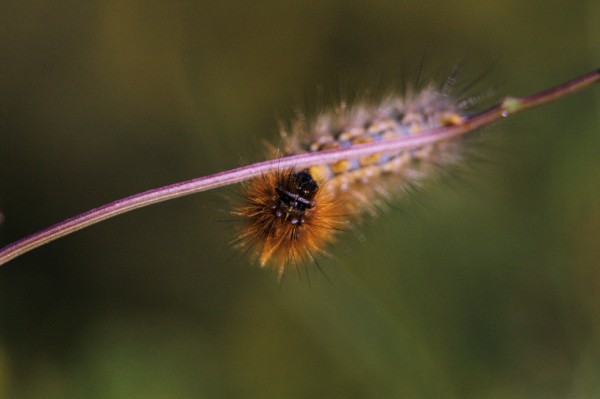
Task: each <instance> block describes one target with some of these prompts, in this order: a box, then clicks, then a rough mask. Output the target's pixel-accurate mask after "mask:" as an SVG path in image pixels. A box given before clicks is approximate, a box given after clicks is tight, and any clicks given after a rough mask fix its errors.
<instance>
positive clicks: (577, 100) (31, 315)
mask: <svg viewBox="0 0 600 399" xmlns="http://www.w3.org/2000/svg"><path fill="white" fill-rule="evenodd" d="M0 5H1V9H2V13H1V15H0V53H1V54H2V57H1V60H0V87H1V90H0V211H1V212H2V213H3V214H4V219H5V220H4V223H3V224H2V225H1V226H0V243H1V244H7V243H9V242H12V241H14V240H16V239H19V238H21V237H23V236H24V235H26V234H29V233H32V232H34V231H36V230H38V229H40V228H43V227H46V226H48V225H50V224H52V223H55V222H57V221H59V220H61V219H63V218H66V217H70V216H73V215H75V214H78V213H80V212H83V211H85V210H88V209H90V208H93V207H96V206H99V205H101V204H103V203H105V202H108V201H111V200H114V199H117V198H121V197H124V196H127V195H130V194H133V193H136V192H139V191H143V190H146V189H149V188H154V187H158V186H161V185H164V184H169V183H173V182H177V181H181V180H186V179H190V178H193V177H197V176H202V175H206V174H209V173H213V172H216V171H220V170H224V169H226V168H231V167H235V166H239V165H240V164H242V163H244V162H247V161H254V160H259V159H261V158H262V156H261V155H258V154H262V152H263V151H262V141H263V140H271V141H274V140H275V142H276V133H277V121H278V120H280V119H281V120H289V119H290V118H291V117H292V116H293V114H294V109H295V108H296V107H300V108H309V109H310V108H311V107H312V108H315V104H316V103H317V100H318V99H319V98H320V99H321V100H323V102H324V103H325V104H330V102H328V99H329V98H335V96H336V95H337V93H339V92H340V91H345V90H350V91H353V90H357V89H361V90H364V89H365V88H369V87H371V86H375V85H379V84H382V83H383V84H384V85H386V84H390V85H392V86H393V85H394V84H396V83H395V82H399V81H402V80H403V79H404V80H408V81H410V79H411V78H413V77H414V72H415V71H416V69H417V68H418V65H419V63H420V61H421V59H422V58H423V57H424V54H425V64H426V68H425V69H426V70H427V69H430V70H432V69H433V70H437V69H440V68H441V69H445V70H448V69H450V68H451V67H452V66H453V65H454V64H455V63H456V62H458V61H461V60H462V61H464V62H465V63H466V65H467V70H471V71H474V72H471V73H465V79H467V80H468V79H469V78H473V77H476V76H477V75H478V74H479V71H483V70H486V69H491V72H490V73H489V74H487V75H486V77H485V78H484V79H483V80H482V81H481V86H480V87H484V88H485V87H496V88H498V95H504V94H512V95H524V94H528V93H531V92H534V91H536V90H539V89H542V88H545V87H548V86H551V85H553V84H557V83H560V82H563V81H565V80H567V79H570V78H572V77H574V76H576V75H578V74H581V73H584V72H587V71H588V70H591V69H594V68H597V67H598V66H600V3H599V2H598V1H597V0H587V1H565V0H546V1H523V0H503V1H502V0H498V1H464V0H454V1H445V2H426V1H385V0H375V1H369V2H366V1H364V2H360V1H348V2H345V1H322V0H320V1H302V2H295V3H293V2H285V1H283V2H274V1H255V2H245V1H235V2H229V1H225V2H222V4H216V2H208V1H204V2H200V1H197V2H194V1H172V2H167V1H165V2H161V1H141V0H118V1H117V0H106V1H72V0H66V1H61V2H56V1H44V0H32V1H0ZM599 89H600V88H594V89H591V90H588V91H586V92H583V93H579V94H577V95H575V96H572V97H569V98H567V99H563V100H561V101H560V102H557V103H554V104H551V105H547V106H545V107H543V108H540V109H536V110H532V111H529V112H527V113H524V114H519V115H516V116H514V117H513V118H509V119H508V120H505V121H502V122H501V123H499V124H497V125H495V126H493V127H489V128H486V129H485V131H486V132H488V133H490V134H486V135H482V136H481V137H479V138H477V139H476V140H475V143H474V145H475V146H476V147H477V151H478V154H479V155H481V156H482V157H483V158H485V159H486V162H480V161H474V162H473V164H471V165H470V166H469V165H468V166H467V167H466V168H465V169H466V170H465V171H464V173H463V172H461V173H459V179H455V178H449V179H442V180H440V181H437V182H435V183H433V184H431V185H430V189H429V190H426V191H425V192H416V193H413V195H412V197H411V198H408V199H405V200H404V201H402V200H401V201H398V202H397V204H396V207H395V208H396V209H394V210H392V211H391V212H389V213H388V214H386V215H385V216H384V217H380V218H378V219H377V220H375V221H372V222H370V223H367V225H365V226H363V228H362V231H364V234H365V237H366V241H365V242H364V243H363V242H361V240H360V239H359V238H357V237H355V236H353V235H352V234H347V235H345V236H344V238H343V240H342V241H343V242H345V243H346V245H338V248H335V249H334V250H333V252H334V254H335V260H334V261H333V262H325V263H324V264H323V267H324V268H325V269H326V270H327V275H328V277H329V279H330V280H331V283H330V282H328V281H327V280H326V279H325V278H324V277H323V276H322V275H320V274H319V273H316V272H314V271H311V272H310V280H311V281H310V284H308V282H307V278H306V276H304V275H303V276H301V277H300V278H298V277H297V276H296V275H294V274H291V275H290V276H288V278H286V280H285V281H284V282H283V283H282V284H278V283H277V281H276V276H275V274H274V273H270V272H268V271H265V270H260V269H259V268H258V267H256V266H254V265H250V264H249V263H248V261H247V260H246V259H244V258H242V257H241V256H240V255H239V254H237V253H234V251H233V250H232V249H231V248H230V246H229V241H230V240H231V238H232V226H231V224H230V223H227V222H223V220H224V219H228V217H227V215H224V214H223V212H222V209H224V208H225V209H227V208H228V203H227V201H226V200H224V198H225V197H227V196H231V195H232V193H233V192H235V189H233V188H230V189H224V190H218V191H215V192H210V193H203V194H199V195H195V196H191V197H187V198H183V199H179V200H175V201H171V202H168V203H164V204H160V205H156V206H152V207H150V208H147V209H142V210H138V211H136V212H133V213H131V214H127V215H124V216H121V217H118V218H116V219H114V220H110V221H107V222H104V223H101V224H99V225H97V226H94V227H92V228H89V229H87V230H84V231H81V232H79V233H77V234H75V235H73V236H69V237H66V238H64V239H61V240H59V241H57V242H55V243H52V244H50V245H48V246H46V247H43V248H40V249H37V250H35V251H33V252H31V253H29V254H27V255H25V256H23V257H21V258H18V259H16V260H14V261H13V262H11V263H9V264H8V265H6V266H3V267H2V268H0V397H6V398H50V397H61V398H82V397H87V398H166V397H173V398H202V397H207V398H237V397H244V398H315V397H328V398H398V397H415V398H428V397H431V398H434V397H435V398H439V397H444V398H535V397H539V398H592V397H600V378H598V376H599V375H600V261H599V259H600V242H599V237H600V200H599V198H600V159H599V157H598V155H597V154H598V152H599V151H600V123H599V116H600V105H599V98H600V91H599ZM348 247H350V248H351V250H348Z"/></svg>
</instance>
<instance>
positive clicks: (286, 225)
mask: <svg viewBox="0 0 600 399" xmlns="http://www.w3.org/2000/svg"><path fill="white" fill-rule="evenodd" d="M448 88H449V83H448V82H446V84H445V85H443V86H442V87H441V88H439V87H437V86H435V85H433V84H430V85H428V86H426V87H425V88H424V89H422V90H420V91H419V92H409V93H408V94H407V95H405V96H403V97H400V96H389V97H387V98H385V99H384V100H383V101H381V102H379V103H378V104H370V105H367V104H356V105H353V106H348V105H346V103H343V105H342V106H340V107H338V108H337V109H335V110H334V111H333V112H328V113H322V114H320V115H319V116H317V117H316V118H315V119H314V120H313V121H311V122H307V121H306V118H300V119H299V121H297V122H296V123H294V124H292V128H291V129H290V130H282V132H281V136H282V146H281V149H279V150H278V151H279V152H280V153H282V154H283V156H289V155H295V154H302V153H311V152H319V151H324V150H329V149H340V148H349V147H351V146H353V145H357V144H365V143H372V142H385V141H386V140H390V139H393V138H397V137H408V136H414V135H419V134H420V133H421V132H425V131H429V130H431V129H436V128H440V127H445V126H452V125H459V124H460V123H462V121H463V117H464V116H465V115H466V109H465V108H466V107H465V105H464V104H466V102H459V101H458V100H456V99H454V98H453V97H451V95H450V94H449V90H448ZM458 153H459V145H458V143H457V139H453V140H444V141H439V142H436V143H431V144H426V145H423V146H420V147H417V148H413V149H411V150H404V151H396V152H392V153H386V154H382V153H372V154H369V155H367V156H363V157H357V158H350V157H349V158H345V159H341V160H338V161H336V162H332V163H326V164H317V165H312V166H309V167H307V168H302V169H296V168H290V169H286V170H281V171H277V172H275V173H271V174H267V175H264V176H262V177H259V178H257V179H254V180H252V181H251V182H250V183H248V184H246V185H245V186H244V188H243V192H242V197H243V198H244V203H243V204H242V205H240V206H239V207H238V208H237V209H236V210H235V211H234V213H235V214H236V215H240V216H242V217H244V218H245V223H244V227H243V229H242V230H241V232H240V234H239V237H238V238H237V240H236V245H237V246H238V247H240V248H241V249H242V250H243V251H247V252H248V251H249V252H251V256H252V257H253V258H255V259H257V260H258V262H259V263H260V265H261V266H265V265H267V264H271V265H272V266H273V267H274V268H276V269H277V270H278V272H279V276H280V277H281V276H283V274H284V272H285V269H286V267H287V266H288V265H290V264H293V265H295V266H297V265H298V264H299V263H302V262H306V261H309V262H314V261H315V257H316V256H318V255H322V254H326V253H327V252H326V250H325V247H326V246H327V245H328V244H329V243H331V242H333V241H334V240H335V237H336V233H337V232H338V231H339V230H343V229H345V228H346V227H347V224H348V223H350V222H352V221H355V220H359V219H360V218H361V216H362V215H363V214H371V215H374V214H376V213H377V210H378V209H381V208H384V206H383V205H382V203H383V202H385V201H386V200H388V199H389V198H390V197H393V196H394V194H396V193H398V192H399V191H401V190H402V188H403V187H405V185H406V184H407V183H408V184H415V183H417V184H418V181H419V180H421V179H422V178H423V177H425V176H427V175H428V174H429V173H428V172H430V171H431V170H433V169H435V168H432V166H434V165H435V166H440V165H447V164H451V163H454V162H456V161H457V160H458V159H459V158H460V157H459V154H458Z"/></svg>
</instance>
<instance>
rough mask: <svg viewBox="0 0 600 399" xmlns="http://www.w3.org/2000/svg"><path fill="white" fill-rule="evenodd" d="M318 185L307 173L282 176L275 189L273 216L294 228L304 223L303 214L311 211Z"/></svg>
mask: <svg viewBox="0 0 600 399" xmlns="http://www.w3.org/2000/svg"><path fill="white" fill-rule="evenodd" d="M318 190H319V185H318V184H317V182H316V181H315V180H314V179H313V178H312V176H311V175H310V173H308V172H307V171H301V172H297V173H292V174H290V175H286V176H283V177H282V178H281V180H280V181H279V184H278V186H277V187H276V188H275V191H276V192H277V198H276V205H274V206H273V214H274V215H275V216H276V217H278V218H282V219H284V220H285V221H289V222H290V223H292V224H293V225H295V226H301V225H302V224H303V223H304V214H305V213H306V212H307V211H308V210H309V209H312V208H313V207H314V206H315V205H316V204H315V201H314V199H315V196H316V195H317V191H318Z"/></svg>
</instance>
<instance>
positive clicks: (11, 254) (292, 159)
mask: <svg viewBox="0 0 600 399" xmlns="http://www.w3.org/2000/svg"><path fill="white" fill-rule="evenodd" d="M598 81H600V69H598V70H595V71H592V72H590V73H588V74H586V75H583V76H581V77H578V78H576V79H574V80H571V81H569V82H566V83H564V84H562V85H560V86H556V87H553V88H551V89H548V90H544V91H542V92H539V93H536V94H533V95H530V96H527V97H521V98H517V97H506V98H504V99H503V100H502V101H500V102H499V103H498V104H496V105H494V106H492V107H490V108H488V109H487V110H485V111H482V112H480V113H478V114H475V115H471V116H465V117H463V119H462V121H461V122H460V123H459V124H456V125H452V126H447V127H442V128H438V129H432V130H430V131H427V132H424V133H419V134H415V135H412V136H401V137H397V138H393V139H389V140H384V141H378V142H372V143H367V144H359V145H354V146H351V147H348V148H344V149H335V150H326V151H319V152H312V153H305V154H299V155H293V156H289V157H285V158H279V159H274V160H270V161H264V162H258V163H254V164H251V165H247V166H243V167H240V168H236V169H232V170H228V171H225V172H220V173H216V174H213V175H210V176H205V177H199V178H197V179H193V180H188V181H185V182H181V183H175V184H172V185H169V186H164V187H160V188H156V189H153V190H149V191H145V192H143V193H139V194H135V195H132V196H130V197H126V198H123V199H120V200H116V201H114V202H111V203H108V204H106V205H103V206H100V207H98V208H95V209H92V210H90V211H87V212H85V213H82V214H80V215H77V216H74V217H72V218H70V219H67V220H64V221H62V222H59V223H57V224H55V225H53V226H50V227H48V228H46V229H43V230H40V231H38V232H36V233H34V234H32V235H30V236H27V237H25V238H23V239H21V240H19V241H16V242H14V243H12V244H10V245H7V246H6V247H4V248H2V249H1V250H0V265H3V264H5V263H7V262H8V261H10V260H12V259H14V258H16V257H18V256H20V255H22V254H24V253H26V252H29V251H31V250H32V249H34V248H37V247H39V246H42V245H44V244H47V243H49V242H51V241H54V240H56V239H58V238H60V237H63V236H66V235H68V234H71V233H74V232H76V231H78V230H81V229H83V228H85V227H88V226H91V225H93V224H95V223H98V222H101V221H103V220H106V219H109V218H112V217H114V216H117V215H121V214H123V213H125V212H129V211H132V210H134V209H138V208H142V207H145V206H148V205H152V204H156V203H159V202H163V201H167V200H170V199H173V198H177V197H182V196H184V195H189V194H194V193H199V192H201V191H207V190H211V189H214V188H217V187H223V186H227V185H230V184H234V183H239V182H242V181H245V180H249V179H251V178H253V177H257V176H260V175H262V174H266V173H270V172H274V171H276V170H281V169H286V168H296V169H303V168H307V167H309V166H312V165H319V164H328V163H333V162H336V161H339V160H341V159H346V158H361V157H365V156H368V155H371V154H374V153H388V152H398V151H402V150H408V149H413V148H417V147H421V146H423V145H426V144H430V143H435V142H438V141H442V140H447V139H450V138H453V137H457V136H461V135H464V134H466V133H469V132H472V131H474V130H475V129H478V128H479V127H482V126H485V125H489V124H491V123H493V122H495V121H498V120H499V119H502V118H504V117H507V116H508V115H510V114H513V113H516V112H520V111H524V110H526V109H529V108H532V107H535V106H538V105H541V104H544V103H547V102H550V101H553V100H556V99H558V98H562V97H564V96H566V95H568V94H571V93H573V92H576V91H579V90H581V89H584V88H586V87H589V86H591V85H593V84H594V83H597V82H598Z"/></svg>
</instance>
